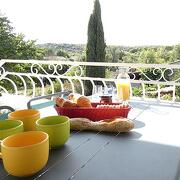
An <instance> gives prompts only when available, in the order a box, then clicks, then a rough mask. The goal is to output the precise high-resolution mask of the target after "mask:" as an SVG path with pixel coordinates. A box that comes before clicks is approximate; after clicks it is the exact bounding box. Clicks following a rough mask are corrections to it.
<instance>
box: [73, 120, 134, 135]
mask: <svg viewBox="0 0 180 180" xmlns="http://www.w3.org/2000/svg"><path fill="white" fill-rule="evenodd" d="M70 125H71V129H72V130H93V131H104V132H128V131H130V130H132V129H133V128H134V123H133V121H131V120H129V119H127V118H123V117H122V118H114V119H108V120H102V121H96V122H93V121H91V120H89V119H87V118H71V119H70Z"/></svg>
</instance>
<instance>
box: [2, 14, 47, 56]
mask: <svg viewBox="0 0 180 180" xmlns="http://www.w3.org/2000/svg"><path fill="white" fill-rule="evenodd" d="M35 43H36V41H33V40H28V41H25V40H24V35H23V34H15V33H14V32H13V27H12V26H11V22H10V21H9V20H8V18H7V17H5V16H3V15H2V14H0V59H42V58H43V56H44V49H42V48H38V47H37V46H36V45H35Z"/></svg>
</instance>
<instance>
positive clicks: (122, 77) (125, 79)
mask: <svg viewBox="0 0 180 180" xmlns="http://www.w3.org/2000/svg"><path fill="white" fill-rule="evenodd" d="M116 87H117V97H118V98H119V99H120V100H122V101H128V100H129V98H130V78H129V75H128V74H127V69H126V68H121V69H120V70H119V75H118V77H117V82H116Z"/></svg>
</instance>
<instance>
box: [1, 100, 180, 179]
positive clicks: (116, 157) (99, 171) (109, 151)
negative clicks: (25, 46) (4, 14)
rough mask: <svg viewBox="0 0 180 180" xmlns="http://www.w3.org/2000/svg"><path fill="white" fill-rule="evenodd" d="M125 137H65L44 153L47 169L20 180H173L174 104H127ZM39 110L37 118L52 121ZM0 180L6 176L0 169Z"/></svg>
mask: <svg viewBox="0 0 180 180" xmlns="http://www.w3.org/2000/svg"><path fill="white" fill-rule="evenodd" d="M131 105H132V107H133V109H132V110H131V111H130V113H129V116H128V117H129V118H130V119H132V120H133V121H134V123H135V129H134V130H133V131H131V132H130V133H120V134H118V133H114V134H111V133H102V132H85V131H81V132H75V131H74V132H71V136H70V138H69V140H68V142H67V143H66V145H64V146H62V147H61V148H59V149H57V150H50V156H49V161H48V164H47V165H46V167H45V168H44V169H42V170H41V171H40V172H39V173H38V174H36V175H34V176H32V177H28V178H23V179H46V180H56V179H57V180H59V179H61V180H71V179H72V180H92V179H93V180H116V179H117V180H121V179H122V180H179V175H180V138H179V137H180V130H179V129H180V112H179V109H180V107H179V106H177V105H174V104H157V103H152V102H151V103H149V102H139V101H137V102H131ZM54 114H56V112H55V111H54V109H51V110H48V111H47V109H43V110H42V111H41V115H42V116H47V115H54ZM0 179H3V180H10V179H12V180H13V179H18V178H16V177H12V176H10V175H8V174H7V173H6V172H5V171H4V168H3V164H2V162H1V163H0Z"/></svg>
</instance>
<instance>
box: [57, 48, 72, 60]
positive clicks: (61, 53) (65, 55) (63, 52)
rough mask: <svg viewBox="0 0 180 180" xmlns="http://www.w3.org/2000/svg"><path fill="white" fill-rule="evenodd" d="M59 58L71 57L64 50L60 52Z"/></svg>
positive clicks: (58, 53)
mask: <svg viewBox="0 0 180 180" xmlns="http://www.w3.org/2000/svg"><path fill="white" fill-rule="evenodd" d="M57 56H62V57H65V58H69V57H70V56H69V54H68V53H67V52H66V51H64V50H62V49H60V50H58V52H57Z"/></svg>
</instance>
